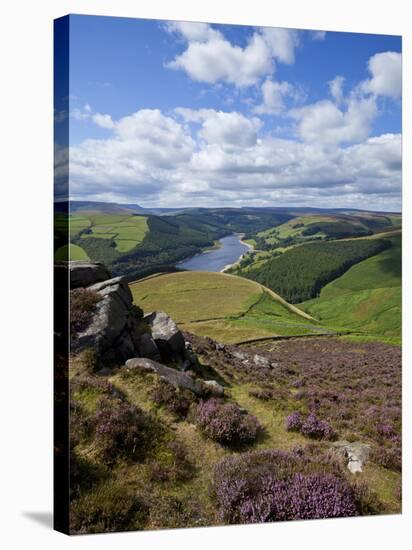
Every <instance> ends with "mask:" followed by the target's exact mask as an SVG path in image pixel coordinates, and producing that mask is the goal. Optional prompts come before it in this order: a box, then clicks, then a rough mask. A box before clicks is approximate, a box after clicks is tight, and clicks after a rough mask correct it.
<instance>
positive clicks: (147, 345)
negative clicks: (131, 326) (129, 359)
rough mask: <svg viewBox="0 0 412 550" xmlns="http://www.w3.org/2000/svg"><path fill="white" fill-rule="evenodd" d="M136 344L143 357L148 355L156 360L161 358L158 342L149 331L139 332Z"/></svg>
mask: <svg viewBox="0 0 412 550" xmlns="http://www.w3.org/2000/svg"><path fill="white" fill-rule="evenodd" d="M135 345H136V348H137V349H138V351H139V355H140V356H141V357H148V358H149V359H154V360H155V361H156V360H159V359H160V353H159V350H158V348H157V346H156V342H155V341H154V340H153V338H152V336H151V335H150V334H149V333H148V332H145V333H143V334H139V335H138V336H137V337H136V339H135Z"/></svg>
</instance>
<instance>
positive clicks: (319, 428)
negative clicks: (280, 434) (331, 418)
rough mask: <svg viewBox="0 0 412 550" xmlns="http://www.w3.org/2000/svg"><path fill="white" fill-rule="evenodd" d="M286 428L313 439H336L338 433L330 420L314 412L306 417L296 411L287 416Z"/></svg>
mask: <svg viewBox="0 0 412 550" xmlns="http://www.w3.org/2000/svg"><path fill="white" fill-rule="evenodd" d="M286 429H287V430H288V431H289V432H300V433H301V434H302V435H305V436H306V437H310V438H311V439H327V440H331V439H334V438H335V436H336V434H335V432H334V430H333V429H332V427H331V425H330V424H329V422H327V421H326V420H320V419H319V418H318V417H317V416H316V414H315V413H314V412H312V413H310V414H309V415H308V416H307V417H306V418H305V417H304V416H303V415H302V414H301V413H300V412H299V411H295V412H293V413H292V414H290V415H289V416H288V417H287V418H286Z"/></svg>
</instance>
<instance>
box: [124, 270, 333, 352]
mask: <svg viewBox="0 0 412 550" xmlns="http://www.w3.org/2000/svg"><path fill="white" fill-rule="evenodd" d="M130 289H131V291H132V294H133V298H134V301H135V303H136V304H138V305H139V306H140V307H142V308H143V309H144V310H145V311H153V310H163V311H166V313H168V314H169V315H170V316H171V317H172V318H173V319H174V320H175V321H176V322H177V323H178V324H179V326H180V327H181V328H182V329H183V330H187V331H189V332H193V333H194V334H197V335H199V336H209V337H211V338H215V339H216V340H218V341H220V342H225V343H234V342H242V341H246V340H251V339H255V338H265V337H272V336H293V335H306V334H317V333H322V332H325V331H324V329H323V328H322V327H321V326H319V325H318V324H317V323H316V322H314V321H313V320H312V319H310V318H306V317H305V314H304V313H303V312H301V311H300V310H299V309H297V308H295V307H294V306H291V305H290V304H288V303H286V302H284V300H282V298H280V296H277V295H276V294H275V293H274V292H272V291H270V290H269V289H265V287H263V286H262V285H260V284H259V283H256V282H254V281H249V280H247V279H242V278H240V277H235V276H233V275H226V274H223V273H205V272H190V271H186V272H182V273H169V274H165V275H158V276H152V277H148V278H146V279H142V280H140V281H137V282H135V283H132V284H131V285H130ZM326 332H327V331H326Z"/></svg>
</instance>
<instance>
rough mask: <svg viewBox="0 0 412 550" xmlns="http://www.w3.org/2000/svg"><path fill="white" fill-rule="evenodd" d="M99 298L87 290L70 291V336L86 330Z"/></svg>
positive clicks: (95, 293)
mask: <svg viewBox="0 0 412 550" xmlns="http://www.w3.org/2000/svg"><path fill="white" fill-rule="evenodd" d="M100 300H101V296H100V295H99V294H98V293H97V292H94V291H93V290H88V289H87V288H75V289H73V290H71V291H70V334H72V335H74V334H76V333H78V332H81V331H83V330H85V328H87V325H88V324H89V323H90V321H91V320H92V318H93V313H94V311H95V309H96V305H97V303H98V302H99V301H100Z"/></svg>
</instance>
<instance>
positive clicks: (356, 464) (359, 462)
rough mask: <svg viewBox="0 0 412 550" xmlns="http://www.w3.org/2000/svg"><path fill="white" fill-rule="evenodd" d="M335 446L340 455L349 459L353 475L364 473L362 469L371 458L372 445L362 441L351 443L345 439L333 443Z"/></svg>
mask: <svg viewBox="0 0 412 550" xmlns="http://www.w3.org/2000/svg"><path fill="white" fill-rule="evenodd" d="M333 446H334V447H335V448H336V450H337V451H338V452H339V453H341V454H343V456H345V458H347V459H348V465H347V466H348V470H349V471H350V472H351V473H352V474H356V473H357V472H362V468H363V466H364V464H365V462H366V461H367V460H368V458H369V453H370V449H371V448H370V445H368V444H367V443H362V442H360V441H354V442H352V443H350V442H349V441H346V440H344V439H343V440H341V441H336V442H335V443H333Z"/></svg>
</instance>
